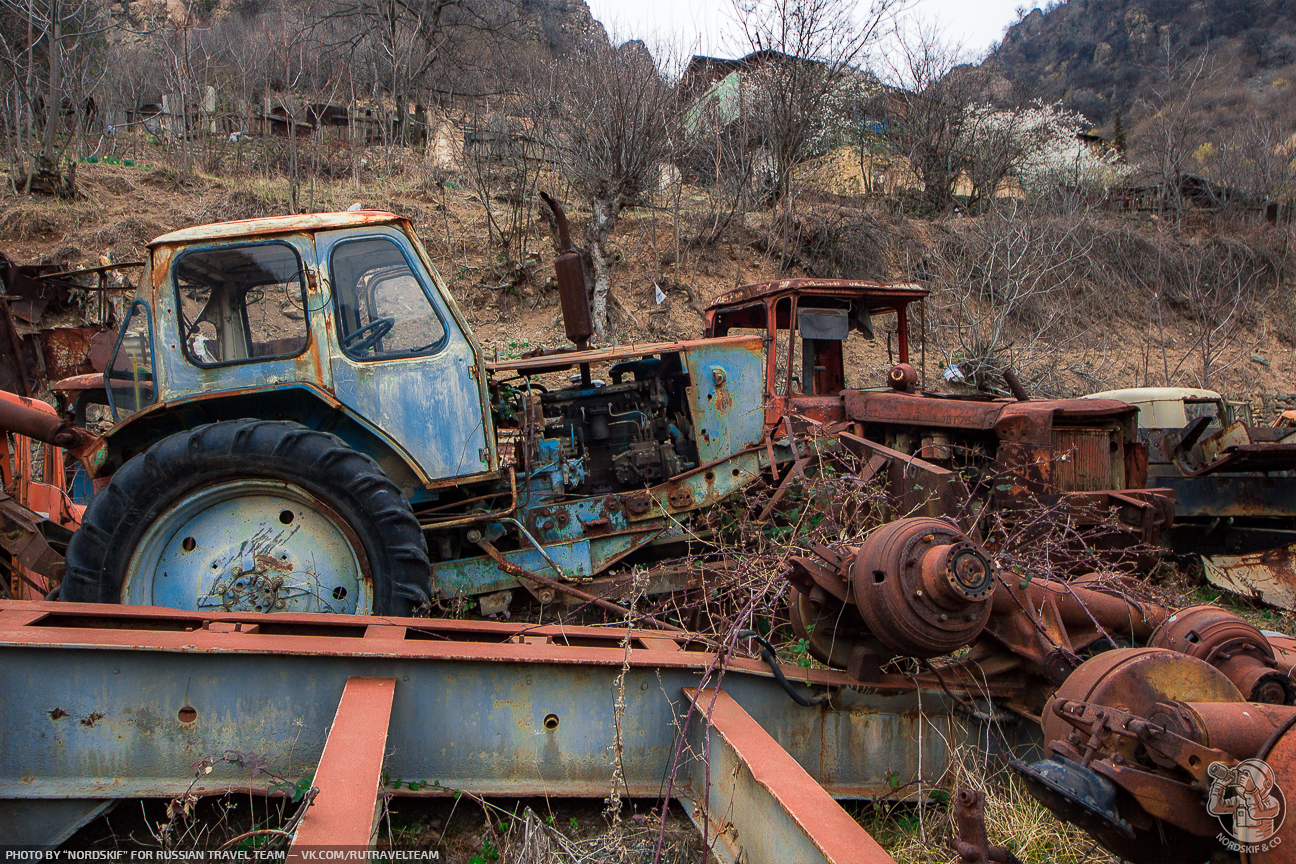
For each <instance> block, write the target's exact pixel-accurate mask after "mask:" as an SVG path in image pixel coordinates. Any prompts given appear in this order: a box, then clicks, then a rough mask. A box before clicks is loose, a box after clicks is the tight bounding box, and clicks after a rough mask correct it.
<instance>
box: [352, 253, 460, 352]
mask: <svg viewBox="0 0 1296 864" xmlns="http://www.w3.org/2000/svg"><path fill="white" fill-rule="evenodd" d="M331 266H332V275H333V295H334V297H335V299H336V303H337V316H338V322H339V324H338V341H339V342H340V343H341V345H342V350H343V351H345V352H346V354H347V356H349V357H351V358H352V359H355V360H376V359H379V358H383V357H415V356H420V355H424V354H433V353H435V352H437V351H439V350H441V347H442V346H443V345H445V343H446V335H447V334H446V328H445V324H444V323H443V322H442V320H441V316H440V315H439V314H438V313H437V310H436V307H435V306H434V305H433V303H432V298H431V297H430V296H429V294H428V292H427V291H426V290H425V289H424V287H423V283H422V282H421V281H420V280H419V278H418V276H417V275H416V274H415V272H414V270H413V269H412V268H411V267H410V265H409V262H408V260H407V259H406V257H405V254H404V253H403V252H402V251H401V248H400V247H399V246H398V245H396V243H395V242H394V241H392V240H391V239H390V238H387V237H367V238H365V239H363V240H350V241H347V242H345V243H342V244H340V245H339V246H338V247H337V248H336V249H335V250H334V251H333V255H332V260H331Z"/></svg>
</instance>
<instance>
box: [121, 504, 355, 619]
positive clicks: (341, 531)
mask: <svg viewBox="0 0 1296 864" xmlns="http://www.w3.org/2000/svg"><path fill="white" fill-rule="evenodd" d="M122 595H123V601H124V602H128V603H139V604H144V605H156V606H169V607H172V608H178V609H194V610H200V611H212V612H335V613H360V614H367V613H368V612H369V611H370V610H371V608H372V601H371V597H372V580H371V578H370V576H369V574H368V568H367V564H366V559H365V556H364V552H363V547H362V546H361V545H360V543H359V540H358V538H357V537H356V536H355V535H354V533H353V532H351V530H350V528H349V526H347V525H346V523H345V522H344V521H343V520H341V519H340V518H338V517H337V516H336V515H335V514H334V513H333V512H332V511H331V510H330V509H329V508H328V507H327V506H325V505H324V504H323V503H322V502H320V501H319V500H318V499H316V498H314V496H312V495H310V493H309V492H307V491H306V490H304V489H302V488H300V487H298V486H295V485H292V484H288V483H281V482H277V481H270V480H237V481H229V482H226V483H221V484H217V485H214V486H209V487H204V488H202V489H199V490H196V491H194V492H192V493H190V494H189V495H187V496H185V497H184V498H183V499H181V500H180V501H178V502H177V503H176V504H175V505H174V506H172V507H170V508H169V509H168V510H167V511H166V512H164V513H162V514H160V515H159V516H158V518H157V519H156V520H155V521H154V523H153V524H152V526H150V528H149V530H148V531H146V532H145V534H144V536H143V537H142V538H141V539H140V541H139V544H138V545H137V546H136V550H135V553H134V554H133V555H132V556H131V564H130V568H129V571H128V573H127V578H126V580H125V582H124V583H123V587H122Z"/></svg>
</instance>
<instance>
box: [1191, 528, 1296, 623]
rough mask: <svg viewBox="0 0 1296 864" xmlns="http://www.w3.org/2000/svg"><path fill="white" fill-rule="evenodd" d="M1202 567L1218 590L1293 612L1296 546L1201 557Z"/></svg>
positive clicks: (1295, 599) (1295, 596) (1294, 544)
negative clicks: (1241, 553)
mask: <svg viewBox="0 0 1296 864" xmlns="http://www.w3.org/2000/svg"><path fill="white" fill-rule="evenodd" d="M1202 567H1203V569H1204V570H1205V573H1206V581H1208V582H1210V583H1211V584H1212V585H1214V586H1215V587H1217V588H1223V589H1224V590H1225V591H1231V592H1232V593H1234V594H1240V595H1241V596H1243V597H1250V598H1251V599H1253V600H1258V601H1260V602H1261V603H1267V604H1268V605H1270V606H1277V607H1278V608H1279V609H1292V610H1296V543H1292V544H1289V545H1286V546H1278V547H1276V548H1273V549H1266V550H1264V551H1263V552H1252V553H1250V554H1248V555H1203V556H1202Z"/></svg>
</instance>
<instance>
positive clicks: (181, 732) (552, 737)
mask: <svg viewBox="0 0 1296 864" xmlns="http://www.w3.org/2000/svg"><path fill="white" fill-rule="evenodd" d="M628 635H629V638H630V645H631V648H630V651H629V655H628V656H627V652H626V650H625V648H624V646H623V645H622V644H621V643H622V639H624V638H625V637H626V636H627V632H626V630H625V629H624V628H616V629H614V628H600V627H567V626H561V625H548V626H540V627H536V626H533V625H527V624H524V623H508V624H505V623H496V622H482V621H477V622H474V621H437V620H428V619H415V618H404V619H392V618H376V617H366V616H342V615H307V614H285V615H259V614H256V613H238V614H230V615H219V616H217V615H205V614H203V613H198V612H178V611H176V610H171V609H161V608H149V607H123V606H107V605H96V604H77V603H49V602H43V601H30V602H19V601H0V693H4V694H6V697H8V698H5V699H0V833H2V832H3V830H5V829H6V827H9V828H12V827H14V824H13V823H14V822H15V820H16V818H17V817H15V816H11V815H10V814H11V813H16V812H18V811H17V810H16V809H15V808H14V807H10V806H9V805H10V803H11V802H19V803H21V802H36V803H33V804H30V805H26V804H24V805H23V806H25V807H27V810H25V811H23V812H27V813H29V814H30V812H31V811H32V809H33V808H35V809H36V810H40V811H42V812H44V810H46V809H51V810H52V809H56V808H57V807H58V806H60V805H59V804H58V803H57V802H60V801H63V800H66V799H83V800H84V799H96V800H100V801H103V800H107V799H121V798H172V797H176V796H178V795H181V794H184V793H186V792H187V791H192V792H193V794H196V795H218V794H224V793H226V792H229V791H248V792H252V793H256V794H281V792H277V791H276V789H279V788H281V787H275V788H272V787H273V786H274V783H273V782H272V778H269V777H267V776H266V775H265V774H262V773H256V774H255V776H254V772H255V771H256V769H254V768H252V767H249V765H250V764H255V765H257V766H260V765H264V766H265V768H266V770H268V771H270V772H273V774H275V775H277V776H278V777H281V778H287V779H289V780H290V781H298V780H300V779H301V778H303V777H305V776H308V775H309V774H310V773H311V772H312V771H314V770H315V768H316V767H317V765H318V764H319V762H320V759H321V756H322V754H323V752H324V749H325V745H326V741H327V740H329V737H330V736H329V727H330V723H331V722H333V721H334V718H335V715H336V713H337V710H338V705H339V702H340V700H341V699H342V694H343V692H344V689H345V688H346V686H347V682H348V680H349V679H352V678H390V679H396V680H399V681H400V688H399V691H398V692H397V693H396V694H395V696H394V697H393V700H392V705H391V715H390V716H391V719H390V728H389V729H388V731H387V749H388V755H387V759H386V763H385V765H384V768H385V770H386V772H387V774H388V776H389V777H390V778H391V786H390V787H389V791H390V792H391V793H392V794H397V795H410V796H436V795H447V794H451V791H450V790H464V791H466V792H471V793H473V794H477V795H486V796H490V795H498V796H508V797H529V796H539V795H547V796H550V797H564V796H567V797H601V796H604V795H606V794H607V789H608V783H609V780H610V777H611V771H612V767H613V766H612V763H611V761H610V756H609V746H610V745H611V744H612V742H613V737H612V736H613V734H614V733H613V732H612V730H614V729H617V728H620V730H621V734H622V740H623V752H622V755H621V757H620V763H621V767H622V769H623V774H622V777H623V780H624V783H625V794H626V795H627V796H628V797H640V798H656V797H658V796H659V795H660V794H661V788H662V778H663V777H664V776H666V774H667V773H668V772H669V769H670V765H671V764H672V754H673V753H674V750H675V746H676V743H677V740H676V730H677V729H678V728H679V724H680V723H681V722H682V720H683V717H682V707H684V706H683V700H681V698H680V695H679V694H680V693H681V692H682V691H683V689H684V688H686V687H691V686H696V684H697V682H698V676H699V675H701V674H706V673H707V672H708V670H714V669H715V668H717V666H718V665H720V664H723V665H725V666H726V668H727V671H726V672H725V676H724V687H725V691H726V693H727V694H728V696H730V697H732V699H733V700H734V701H736V702H737V703H738V704H739V705H741V706H742V709H743V711H745V712H746V713H747V714H748V715H750V716H751V717H755V718H758V719H759V722H760V725H761V726H763V727H764V728H765V729H766V730H767V731H768V733H769V735H770V737H772V738H773V739H775V740H778V741H782V742H785V746H786V748H787V751H788V754H789V755H790V757H791V758H792V759H793V760H795V761H796V763H798V764H800V765H801V766H803V768H804V769H805V771H807V772H809V775H810V776H811V777H812V778H813V779H814V780H816V781H817V782H819V783H820V784H822V785H823V787H824V789H825V790H826V792H825V793H824V794H825V795H828V794H831V795H835V796H839V797H846V798H868V797H876V796H886V795H889V794H890V792H891V785H890V781H889V780H888V777H887V772H888V771H895V772H896V773H897V774H898V775H899V776H900V777H901V779H902V782H905V783H908V782H913V781H915V780H919V779H921V780H922V781H923V782H936V781H938V780H939V778H940V777H941V776H942V774H943V772H944V771H945V770H946V769H947V767H948V765H949V763H950V759H951V755H952V753H953V752H954V748H957V747H960V746H962V745H963V743H964V742H967V741H978V742H981V743H982V744H983V745H985V744H986V743H987V742H988V743H989V744H990V745H992V746H993V747H995V748H999V749H997V750H996V751H995V752H997V753H1004V752H1008V751H1015V750H1018V749H1019V748H1021V747H1022V746H1023V745H1027V744H1029V743H1030V742H1032V741H1034V740H1036V738H1037V736H1038V727H1037V726H1036V724H1034V723H1025V722H1014V721H1013V720H1011V719H1008V720H1004V719H999V720H997V722H994V724H993V727H991V726H989V725H987V723H985V722H983V721H982V720H980V719H976V718H969V717H966V716H964V715H961V714H960V713H958V711H959V708H958V705H957V704H956V702H955V700H954V699H953V698H952V697H950V696H948V695H947V694H945V693H944V692H943V690H941V689H940V688H939V686H938V685H936V684H934V683H932V684H929V683H925V682H923V681H921V680H919V681H917V682H915V681H913V680H909V679H906V678H904V677H903V676H890V675H884V676H882V678H881V680H880V681H879V682H878V683H876V684H871V685H870V686H869V688H868V689H867V690H860V689H858V687H856V688H850V687H849V684H850V681H849V679H848V678H847V677H846V675H845V674H844V673H841V672H837V671H834V670H824V669H817V670H805V669H800V668H799V667H795V666H793V667H788V668H786V669H785V672H786V674H787V676H788V677H789V678H790V679H792V680H794V681H798V682H804V683H806V684H810V685H811V686H813V687H817V688H823V687H831V688H833V689H834V690H835V696H834V698H833V702H832V705H831V706H820V707H819V708H816V709H806V708H803V707H801V706H800V705H797V704H796V703H794V702H793V701H792V700H791V699H789V698H788V696H787V694H786V693H785V692H784V691H783V689H782V687H781V686H780V685H779V684H778V683H777V682H776V681H775V680H774V678H773V677H772V675H771V673H770V670H769V669H768V668H767V667H766V666H765V665H764V664H763V663H761V662H760V661H759V660H753V659H747V658H739V657H731V656H730V657H725V658H721V657H718V656H717V655H716V654H715V653H713V652H712V651H710V650H706V649H705V646H703V645H702V644H700V643H699V642H698V641H697V640H696V639H693V638H691V637H690V636H689V635H687V634H674V633H664V632H661V631H630V633H629V634H628ZM978 686H984V685H983V684H982V682H980V681H978ZM991 688H992V691H993V693H994V694H996V698H1002V697H1001V695H1000V694H1005V693H1008V694H1010V693H1013V692H1015V691H1013V690H1011V689H1006V690H1000V689H999V688H998V685H991ZM978 692H980V691H978ZM618 694H620V696H618ZM618 698H621V699H623V700H624V702H623V703H622V704H624V706H625V708H624V714H623V715H620V716H618V708H617V705H618ZM924 731H930V732H931V734H922V733H923V732H924ZM33 742H40V743H38V744H33ZM429 742H435V744H436V746H429ZM864 753H867V754H869V758H866V759H865V758H861V756H860V754H864ZM213 754H214V756H215V757H216V761H215V763H214V764H213V766H212V767H213V770H212V772H211V773H208V774H204V775H203V776H202V777H200V778H198V780H197V781H195V779H194V772H193V767H192V766H193V764H194V761H195V760H196V759H201V758H203V757H204V756H213ZM222 754H225V755H222ZM229 754H233V757H230V756H229ZM249 754H259V755H258V756H257V758H256V760H255V761H254V762H253V763H249V762H248V761H247V757H248V755H249ZM992 755H993V754H992ZM682 777H683V775H681V778H682ZM397 780H403V783H402V784H401V788H399V789H397V788H396V787H395V782H396V781H397ZM41 802H48V803H41ZM365 815H366V818H367V817H368V811H366V813H365ZM24 818H29V817H24ZM51 818H52V817H51ZM49 822H50V820H49V819H45V820H44V823H43V824H49ZM32 842H40V841H39V840H33V841H32Z"/></svg>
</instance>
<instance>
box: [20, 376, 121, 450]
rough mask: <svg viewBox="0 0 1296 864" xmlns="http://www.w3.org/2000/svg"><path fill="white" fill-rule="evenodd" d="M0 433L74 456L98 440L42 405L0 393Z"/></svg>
mask: <svg viewBox="0 0 1296 864" xmlns="http://www.w3.org/2000/svg"><path fill="white" fill-rule="evenodd" d="M42 409H43V410H42ZM0 431H3V432H12V433H14V434H16V435H23V436H25V437H27V438H32V439H35V440H36V441H43V442H44V443H46V444H53V445H55V446H57V447H63V448H66V449H68V450H70V451H72V452H73V453H77V452H79V451H84V450H86V449H88V448H90V447H93V446H94V444H95V442H96V441H97V440H98V439H97V437H96V436H95V435H93V434H91V433H89V432H87V431H86V430H84V429H79V428H77V427H75V426H73V425H72V424H71V423H68V422H67V421H65V420H60V419H59V417H58V414H56V413H55V412H54V409H53V408H51V407H50V406H48V405H46V404H45V403H43V402H37V401H36V400H34V399H25V398H23V397H21V396H15V395H14V394H12V393H6V392H4V391H0Z"/></svg>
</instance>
